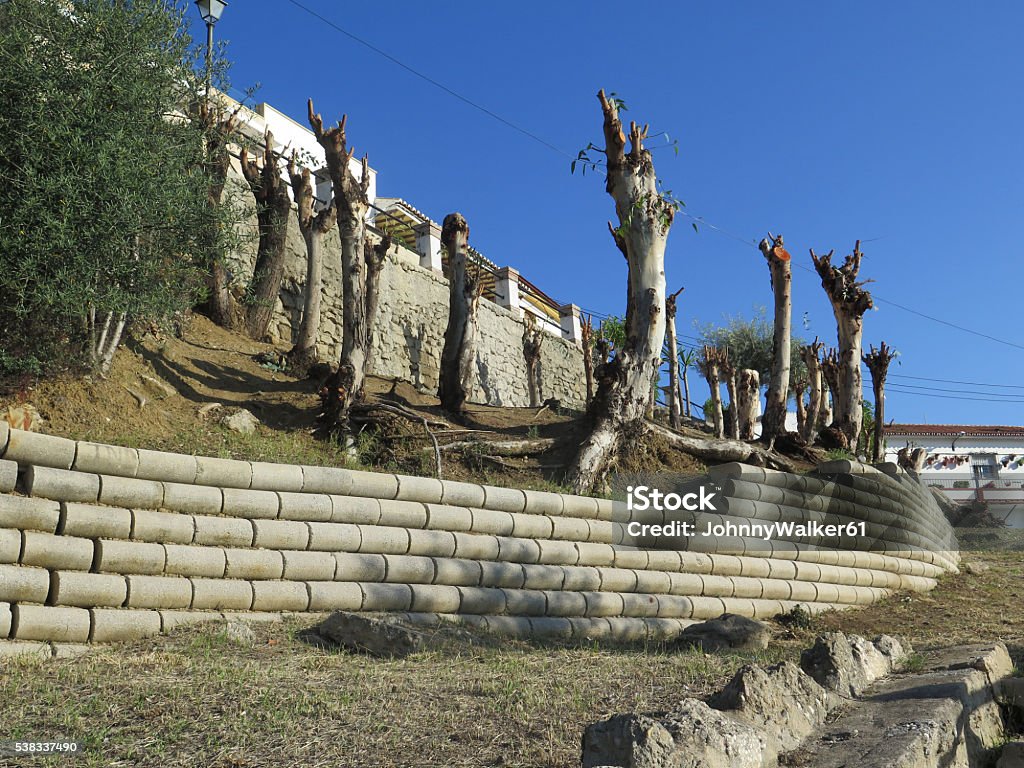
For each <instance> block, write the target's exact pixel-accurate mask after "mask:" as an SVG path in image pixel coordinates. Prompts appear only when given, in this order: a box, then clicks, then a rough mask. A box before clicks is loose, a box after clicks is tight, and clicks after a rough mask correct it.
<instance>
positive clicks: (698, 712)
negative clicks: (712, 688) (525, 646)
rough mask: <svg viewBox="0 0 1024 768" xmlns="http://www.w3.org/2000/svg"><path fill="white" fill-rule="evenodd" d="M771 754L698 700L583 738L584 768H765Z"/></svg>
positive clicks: (750, 731) (759, 738)
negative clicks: (622, 767)
mask: <svg viewBox="0 0 1024 768" xmlns="http://www.w3.org/2000/svg"><path fill="white" fill-rule="evenodd" d="M766 751H768V745H767V743H766V739H765V737H764V735H763V734H761V733H760V732H759V731H757V730H756V729H754V728H752V727H750V726H749V725H747V724H746V723H742V722H739V721H737V720H733V719H732V718H730V717H729V716H727V715H725V714H723V713H722V712H719V711H718V710H715V709H712V708H711V707H709V706H708V705H707V704H705V703H704V702H703V701H699V700H697V699H685V700H683V701H682V702H681V703H680V704H679V706H678V707H676V708H675V709H674V710H672V712H670V713H669V714H668V715H666V716H665V717H664V718H662V719H656V718H653V717H648V716H646V715H616V716H614V717H610V718H608V719H607V720H604V721H602V722H600V723H595V724H594V725H591V726H589V727H588V728H587V729H586V731H584V733H583V768H599V766H628V767H629V768H667V767H668V766H678V767H679V768H761V766H762V765H764V764H765V753H766Z"/></svg>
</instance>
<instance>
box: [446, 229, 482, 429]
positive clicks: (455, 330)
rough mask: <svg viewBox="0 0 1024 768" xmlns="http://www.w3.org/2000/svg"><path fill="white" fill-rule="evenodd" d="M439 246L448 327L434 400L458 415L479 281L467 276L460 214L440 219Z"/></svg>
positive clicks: (467, 382)
mask: <svg viewBox="0 0 1024 768" xmlns="http://www.w3.org/2000/svg"><path fill="white" fill-rule="evenodd" d="M441 242H442V243H443V244H444V246H445V248H446V249H447V250H448V268H449V272H450V275H449V277H448V326H447V328H445V332H444V350H443V351H442V353H441V381H440V383H439V386H438V392H437V395H438V398H440V400H441V405H442V406H444V408H445V410H447V411H449V412H451V413H460V412H461V411H462V410H463V409H464V408H465V405H466V402H467V401H468V400H469V394H470V392H471V391H472V389H473V382H474V376H475V373H476V337H477V319H476V318H477V308H478V305H479V302H480V290H479V281H478V280H477V278H476V276H474V275H470V273H469V270H468V269H467V268H466V267H467V263H466V262H467V259H468V255H469V225H468V224H467V223H466V220H465V219H464V218H463V217H462V214H460V213H449V214H448V215H447V216H445V217H444V225H443V227H442V229H441Z"/></svg>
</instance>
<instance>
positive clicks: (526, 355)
mask: <svg viewBox="0 0 1024 768" xmlns="http://www.w3.org/2000/svg"><path fill="white" fill-rule="evenodd" d="M543 343H544V329H543V328H541V327H540V325H538V323H537V318H536V317H535V316H534V315H533V313H532V312H527V313H526V316H525V317H524V318H523V359H524V360H525V361H526V389H527V391H528V392H529V393H530V406H531V407H532V408H537V407H538V406H540V404H541V402H542V401H543V399H544V395H543V393H542V392H541V380H540V350H541V345H542V344H543Z"/></svg>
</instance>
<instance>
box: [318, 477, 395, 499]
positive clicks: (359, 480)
mask: <svg viewBox="0 0 1024 768" xmlns="http://www.w3.org/2000/svg"><path fill="white" fill-rule="evenodd" d="M333 493H339V491H333ZM346 493H348V494H349V495H351V496H369V497H371V498H374V499H394V498H395V497H396V496H398V476H397V475H392V474H389V473H386V472H363V471H362V470H352V489H351V490H350V491H347V492H346Z"/></svg>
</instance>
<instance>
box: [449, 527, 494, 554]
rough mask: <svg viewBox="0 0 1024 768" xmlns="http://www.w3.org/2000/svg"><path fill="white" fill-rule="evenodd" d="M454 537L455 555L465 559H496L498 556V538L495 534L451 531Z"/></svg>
mask: <svg viewBox="0 0 1024 768" xmlns="http://www.w3.org/2000/svg"><path fill="white" fill-rule="evenodd" d="M452 535H453V536H454V537H455V556H456V557H458V558H463V559H467V560H496V559H497V557H498V539H497V537H495V536H483V535H479V534H476V533H453V534H452Z"/></svg>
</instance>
